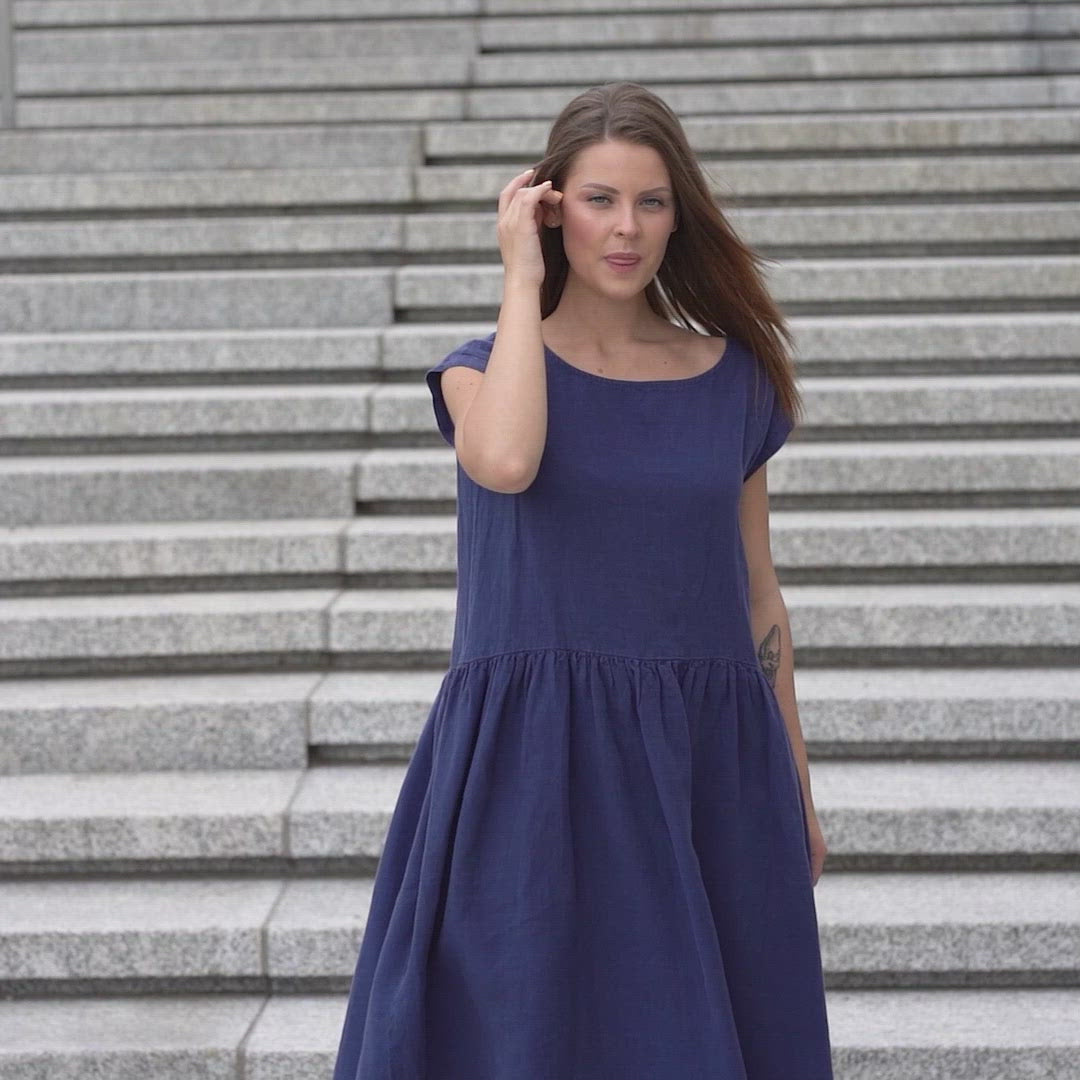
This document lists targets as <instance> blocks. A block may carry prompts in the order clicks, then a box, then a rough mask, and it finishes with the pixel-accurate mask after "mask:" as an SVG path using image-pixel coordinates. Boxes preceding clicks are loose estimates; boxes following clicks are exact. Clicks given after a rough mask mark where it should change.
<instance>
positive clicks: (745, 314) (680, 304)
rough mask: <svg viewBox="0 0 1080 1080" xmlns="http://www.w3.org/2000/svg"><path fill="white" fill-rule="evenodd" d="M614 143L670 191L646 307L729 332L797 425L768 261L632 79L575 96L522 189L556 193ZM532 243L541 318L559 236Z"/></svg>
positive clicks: (557, 292)
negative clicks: (657, 161) (539, 270)
mask: <svg viewBox="0 0 1080 1080" xmlns="http://www.w3.org/2000/svg"><path fill="white" fill-rule="evenodd" d="M613 139H618V140H622V141H624V142H631V143H638V144H640V145H642V146H651V147H652V148H653V149H654V150H656V151H657V153H659V155H660V157H661V158H662V159H663V161H664V164H665V165H666V166H667V170H668V174H669V176H670V177H671V186H672V189H673V190H674V192H675V195H674V199H675V213H676V221H677V222H678V228H677V229H676V230H675V231H674V232H673V233H671V234H670V237H669V239H668V245H667V253H666V254H665V256H664V260H663V262H662V263H661V266H660V269H659V270H658V271H657V274H656V277H655V278H654V279H653V280H652V281H650V282H649V284H648V285H646V286H645V298H646V300H647V301H648V303H649V306H650V307H651V308H652V309H653V311H655V312H656V313H657V314H658V315H660V316H662V317H663V318H664V319H666V320H667V321H668V322H678V323H680V324H681V325H682V326H683V327H684V328H685V329H687V330H694V327H693V326H691V325H690V322H689V320H690V319H693V320H695V321H696V322H697V323H698V324H699V325H700V326H701V327H703V328H704V329H705V330H706V331H707V332H709V333H710V334H717V333H721V334H722V333H726V332H729V331H730V332H732V333H734V334H736V335H738V336H739V337H740V338H741V339H742V340H743V341H745V342H746V344H747V345H748V346H749V348H750V349H751V351H752V352H753V353H754V354H755V356H757V357H758V359H759V360H760V361H761V364H762V365H763V366H764V368H765V371H766V372H767V373H768V375H769V377H770V378H771V379H772V382H773V385H774V386H775V387H776V395H777V398H778V400H779V403H780V405H781V407H782V408H783V410H784V411H785V412H786V413H787V414H788V417H789V418H791V419H792V420H793V421H795V422H798V421H799V420H800V419H801V416H802V411H803V408H802V395H801V394H800V392H799V390H798V388H797V386H796V384H795V366H794V362H793V360H792V358H791V350H792V348H793V346H794V339H793V336H792V334H791V331H790V330H789V329H788V326H787V323H786V321H785V319H784V316H783V315H782V314H781V312H780V309H779V308H778V307H777V305H776V303H775V302H774V300H773V299H772V297H771V296H770V295H769V292H768V290H767V289H766V287H765V283H764V280H763V278H762V275H761V271H760V266H761V265H762V264H763V263H765V262H769V261H772V260H766V259H765V258H764V257H763V256H761V255H759V254H758V253H757V252H755V251H754V250H753V249H752V248H750V247H749V246H747V244H745V243H744V242H743V241H742V240H741V239H740V238H739V236H738V235H737V234H736V232H735V230H734V229H733V228H732V227H731V225H730V224H729V223H728V220H727V218H726V217H725V216H724V213H723V210H722V209H721V200H720V199H719V197H717V196H714V195H713V194H712V191H711V190H710V188H709V184H708V182H707V180H706V178H705V174H704V172H703V169H702V166H701V164H700V163H699V162H698V160H697V158H696V157H695V155H694V153H693V151H692V150H691V149H690V144H689V141H688V140H687V138H686V133H685V132H684V131H683V127H682V124H681V123H680V122H679V118H678V117H677V116H676V115H675V113H674V112H672V110H671V108H670V107H669V106H668V105H667V104H666V103H665V102H664V101H663V100H661V98H659V97H657V95H656V94H654V93H653V92H652V91H651V90H648V89H646V88H645V87H644V86H642V85H641V84H640V83H635V82H611V83H603V84H601V85H599V86H593V87H590V88H589V89H588V90H586V91H584V92H583V93H581V94H578V96H577V97H575V98H574V99H573V100H572V101H571V102H569V104H567V105H566V107H565V108H564V109H563V110H562V112H561V113H559V115H558V117H556V119H555V122H554V123H553V124H552V127H551V131H550V133H549V134H548V141H547V149H546V150H545V152H544V157H543V159H542V160H541V161H540V162H539V163H538V164H537V168H536V172H535V173H534V174H533V177H532V179H531V180H530V182H529V183H530V186H533V185H536V184H540V183H543V181H545V180H550V181H551V186H552V187H553V188H555V189H556V190H558V191H561V190H562V186H563V183H564V182H565V180H566V177H567V176H568V175H569V172H570V168H571V165H572V163H573V160H574V157H575V155H577V154H578V153H579V152H580V151H582V150H584V149H585V148H586V147H588V146H591V145H593V144H594V143H598V142H605V141H608V140H613ZM540 247H541V250H542V252H543V255H544V267H545V276H544V281H543V284H542V285H541V286H540V309H541V311H540V317H541V318H542V319H546V318H547V317H548V315H550V314H551V313H552V312H553V311H554V310H555V308H556V307H557V306H558V304H559V298H560V297H561V296H562V291H563V287H564V285H565V284H566V278H567V273H568V269H569V263H568V261H567V258H566V252H565V251H564V250H563V241H562V230H561V229H560V228H550V227H548V226H544V227H542V228H541V230H540Z"/></svg>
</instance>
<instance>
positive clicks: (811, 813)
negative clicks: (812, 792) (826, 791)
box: [806, 806, 829, 885]
mask: <svg viewBox="0 0 1080 1080" xmlns="http://www.w3.org/2000/svg"><path fill="white" fill-rule="evenodd" d="M806 829H807V833H808V834H809V837H810V874H811V879H812V880H813V883H814V884H815V885H816V884H817V883H818V878H819V877H821V870H822V867H824V865H825V856H826V855H827V854H828V852H829V849H828V847H826V845H825V837H824V836H823V835H822V833H821V825H820V824H819V822H818V817H817V811H816V810H815V809H814V808H813V806H808V807H807V808H806Z"/></svg>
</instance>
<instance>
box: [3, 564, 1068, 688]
mask: <svg viewBox="0 0 1080 1080" xmlns="http://www.w3.org/2000/svg"><path fill="white" fill-rule="evenodd" d="M784 598H785V601H786V605H787V609H788V612H789V616H790V621H791V632H792V637H793V639H794V644H795V646H796V648H797V649H798V650H799V658H800V662H801V663H802V664H807V665H810V666H813V667H821V666H839V665H848V664H851V665H855V666H858V667H864V666H871V667H876V666H897V665H908V664H916V665H926V666H931V667H943V666H946V665H957V664H965V665H967V664H970V665H974V666H982V665H995V664H1016V665H1019V664H1024V665H1028V666H1041V665H1048V666H1051V667H1057V666H1060V665H1062V664H1068V662H1069V658H1070V657H1071V658H1075V656H1076V650H1077V649H1078V648H1080V584H1076V583H1074V582H1071V581H1060V582H1055V581H1049V582H1041V581H1033V582H1023V583H994V584H987V583H978V582H976V583H967V582H963V583H961V582H956V583H945V584H919V585H909V584H899V585H891V584H890V585H877V584H867V585H789V586H787V587H786V588H785V590H784ZM454 607H455V593H454V590H453V589H446V588H426V587H411V588H389V587H387V588H374V589H348V590H335V589H291V590H289V589H279V590H272V591H266V592H259V591H255V590H250V589H248V590H242V591H234V592H187V593H184V592H181V593H136V594H133V595H116V596H59V597H56V596H44V597H42V596H35V597H16V598H13V599H12V598H9V599H0V676H4V677H8V678H31V677H37V676H40V675H45V674H48V675H92V674H149V673H151V672H166V671H168V672H172V671H188V672H230V671H231V672H240V671H247V672H254V671H258V670H264V669H266V668H267V667H272V668H279V667H281V666H286V667H289V668H291V669H294V670H304V671H311V670H322V669H323V667H324V666H325V665H326V664H327V663H331V662H332V663H334V664H335V665H336V666H338V667H342V668H357V667H360V668H364V669H369V668H372V667H378V666H380V665H390V666H395V667H397V666H405V665H406V664H408V663H410V662H411V663H417V662H423V661H425V660H426V661H427V662H429V663H431V664H436V663H438V662H439V660H440V658H446V657H447V656H448V654H449V650H450V645H451V640H452V636H453V623H454Z"/></svg>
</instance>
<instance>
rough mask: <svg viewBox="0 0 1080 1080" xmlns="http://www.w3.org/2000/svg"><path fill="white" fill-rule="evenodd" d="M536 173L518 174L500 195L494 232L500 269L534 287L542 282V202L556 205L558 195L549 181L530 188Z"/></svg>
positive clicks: (527, 171)
mask: <svg viewBox="0 0 1080 1080" xmlns="http://www.w3.org/2000/svg"><path fill="white" fill-rule="evenodd" d="M535 171H536V170H535V169H526V170H525V172H523V173H518V175H517V176H515V177H514V179H513V180H511V181H510V183H509V184H507V185H506V187H504V188H503V189H502V191H501V192H500V194H499V216H498V222H497V224H496V231H497V232H498V236H499V251H500V252H501V253H502V260H503V268H504V271H505V273H506V276H507V277H508V278H510V277H512V278H513V279H514V280H515V281H520V282H524V283H527V284H532V285H535V286H536V287H537V288H540V286H541V285H542V284H543V282H544V274H545V269H544V254H543V251H542V250H541V248H540V229H541V228H542V227H543V212H544V208H543V206H542V205H541V203H543V202H548V203H552V204H556V205H557V204H558V202H559V200H560V199H562V192H561V191H553V190H552V188H551V181H550V180H545V181H544V182H543V183H542V184H537V185H536V187H530V186H529V181H530V180H531V178H532V176H533V174H534V173H535Z"/></svg>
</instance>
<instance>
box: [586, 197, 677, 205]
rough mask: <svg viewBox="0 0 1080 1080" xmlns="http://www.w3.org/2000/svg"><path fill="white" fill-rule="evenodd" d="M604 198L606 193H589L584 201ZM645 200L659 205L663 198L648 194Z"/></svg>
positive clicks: (662, 203)
mask: <svg viewBox="0 0 1080 1080" xmlns="http://www.w3.org/2000/svg"><path fill="white" fill-rule="evenodd" d="M606 198H607V196H606V195H590V196H589V198H588V199H587V200H586V201H588V202H592V201H593V199H606ZM645 201H646V202H654V203H659V204H660V205H661V206H663V205H664V200H663V199H658V198H656V196H655V195H650V196H649V197H648V198H647V199H646V200H645Z"/></svg>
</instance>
